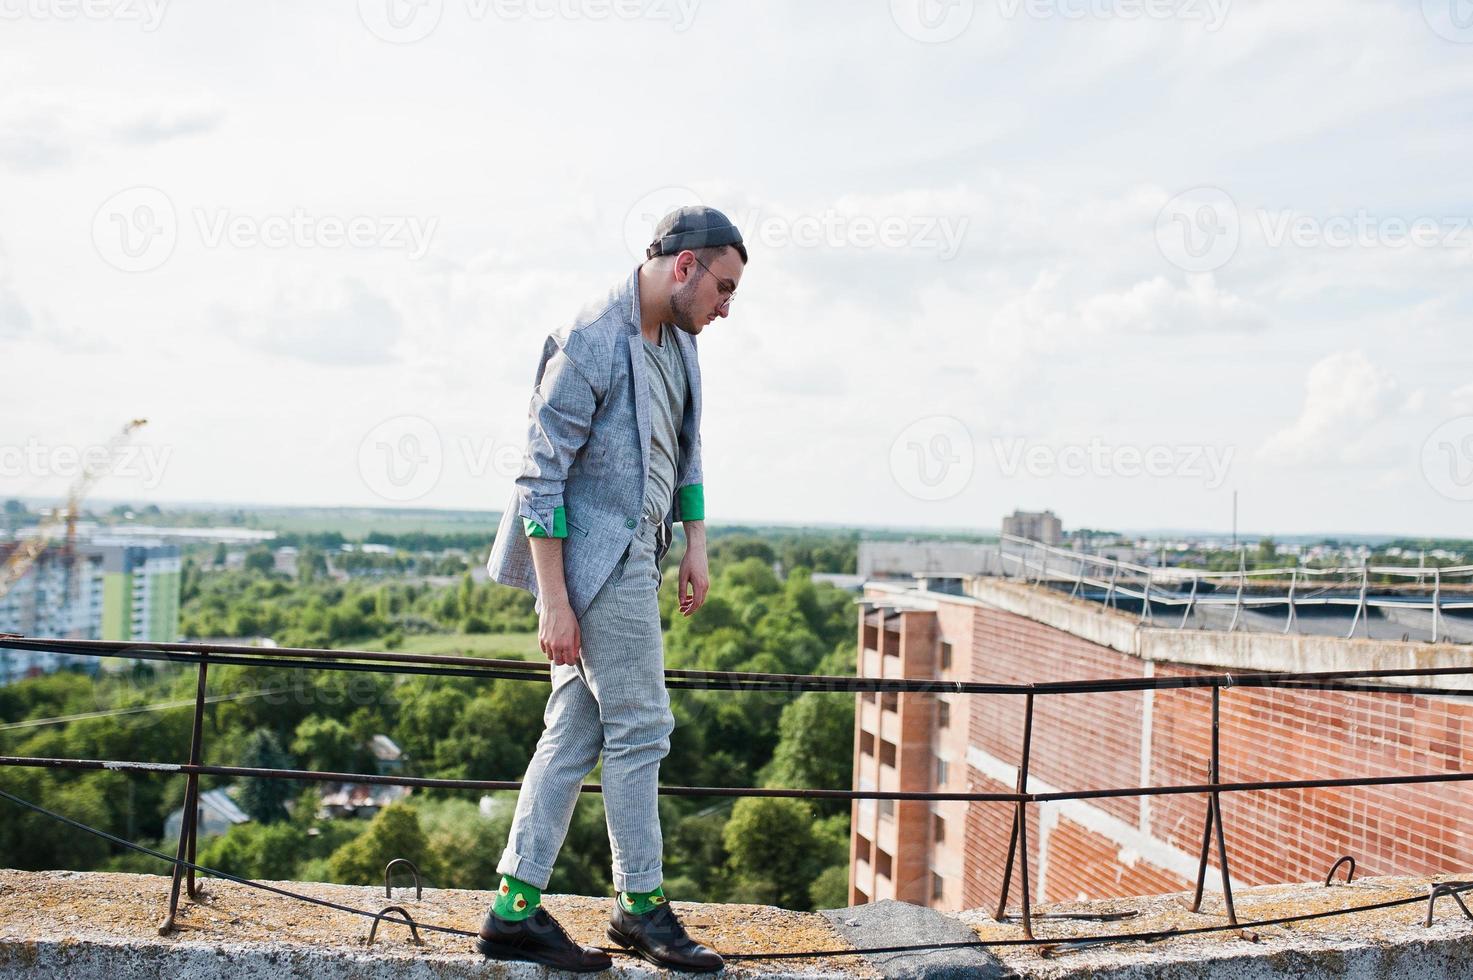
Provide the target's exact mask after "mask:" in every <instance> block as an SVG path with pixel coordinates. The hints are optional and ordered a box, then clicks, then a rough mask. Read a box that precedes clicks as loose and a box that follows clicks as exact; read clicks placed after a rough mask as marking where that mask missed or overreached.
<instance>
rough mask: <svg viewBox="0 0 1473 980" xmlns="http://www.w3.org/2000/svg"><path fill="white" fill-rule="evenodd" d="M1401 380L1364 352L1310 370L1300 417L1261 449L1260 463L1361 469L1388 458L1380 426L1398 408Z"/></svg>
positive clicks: (1343, 354)
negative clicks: (1321, 464) (1355, 467)
mask: <svg viewBox="0 0 1473 980" xmlns="http://www.w3.org/2000/svg"><path fill="white" fill-rule="evenodd" d="M1398 393H1399V388H1398V384H1397V381H1396V379H1395V378H1394V377H1392V376H1391V375H1390V374H1389V373H1387V372H1386V371H1383V370H1381V369H1380V368H1378V367H1377V366H1376V365H1375V364H1373V363H1372V362H1371V359H1370V358H1369V357H1367V356H1366V354H1365V352H1364V351H1361V350H1347V351H1338V352H1336V353H1334V354H1330V355H1329V356H1327V357H1325V358H1324V359H1323V360H1321V361H1319V362H1318V363H1316V364H1315V365H1314V366H1313V367H1311V368H1310V369H1309V374H1308V376H1307V377H1306V378H1305V382H1304V406H1303V408H1302V409H1301V410H1300V412H1299V417H1298V418H1297V419H1295V420H1294V422H1293V423H1291V424H1290V425H1288V426H1287V427H1285V428H1283V429H1280V430H1279V431H1278V432H1275V433H1274V434H1273V435H1272V436H1270V437H1269V439H1268V440H1267V441H1266V442H1265V443H1264V444H1263V447H1262V449H1261V450H1260V452H1259V455H1260V458H1261V459H1263V460H1265V461H1267V462H1270V463H1287V464H1290V465H1307V464H1316V463H1328V464H1361V463H1366V462H1369V461H1372V460H1375V459H1378V458H1384V453H1385V450H1386V448H1387V446H1386V443H1385V441H1384V439H1382V438H1381V436H1383V435H1384V433H1383V432H1382V429H1381V423H1382V422H1383V421H1385V420H1386V419H1387V417H1388V416H1390V415H1392V414H1394V413H1395V412H1396V410H1397V408H1398V404H1397V400H1396V396H1397V394H1398Z"/></svg>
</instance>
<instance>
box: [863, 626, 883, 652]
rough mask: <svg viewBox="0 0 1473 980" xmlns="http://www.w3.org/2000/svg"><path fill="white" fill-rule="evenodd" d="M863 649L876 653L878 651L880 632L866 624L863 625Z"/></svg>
mask: <svg viewBox="0 0 1473 980" xmlns="http://www.w3.org/2000/svg"><path fill="white" fill-rule="evenodd" d="M864 648H865V649H866V650H874V651H876V652H878V651H879V649H880V631H879V630H877V629H875V628H874V627H873V626H871V625H869V624H868V623H866V624H865V625H864Z"/></svg>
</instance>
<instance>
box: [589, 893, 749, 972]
mask: <svg viewBox="0 0 1473 980" xmlns="http://www.w3.org/2000/svg"><path fill="white" fill-rule="evenodd" d="M609 938H610V939H612V940H613V941H614V942H616V943H618V944H619V945H620V946H623V947H624V948H625V949H627V950H630V951H631V952H633V953H635V954H636V955H638V956H640V957H642V958H644V959H646V960H649V961H650V962H651V963H653V964H655V965H656V966H663V967H666V968H667V969H671V970H688V971H690V972H692V973H714V972H715V971H717V970H719V969H721V968H722V967H723V966H725V965H726V961H725V960H723V959H722V958H721V957H720V956H719V955H717V954H716V953H715V952H714V951H713V950H711V949H708V948H707V947H705V946H702V945H701V944H700V943H698V942H696V941H695V940H694V939H692V938H690V936H689V935H687V934H686V931H685V927H684V926H682V925H681V924H680V920H679V919H677V918H676V917H675V911H674V910H673V909H672V908H670V903H668V902H665V903H663V904H661V905H658V906H656V907H655V908H653V909H651V910H650V911H648V912H646V913H645V914H644V915H634V914H633V913H630V912H626V911H624V906H623V905H622V904H621V903H620V902H619V900H618V899H617V898H616V899H614V918H613V920H612V921H611V922H610V923H609Z"/></svg>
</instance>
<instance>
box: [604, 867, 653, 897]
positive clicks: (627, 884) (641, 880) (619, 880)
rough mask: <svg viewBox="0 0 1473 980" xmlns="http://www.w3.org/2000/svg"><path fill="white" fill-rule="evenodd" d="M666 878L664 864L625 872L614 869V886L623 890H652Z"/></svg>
mask: <svg viewBox="0 0 1473 980" xmlns="http://www.w3.org/2000/svg"><path fill="white" fill-rule="evenodd" d="M664 880H665V872H664V868H663V866H662V865H658V864H657V865H655V866H654V868H652V869H651V870H649V871H633V872H627V873H626V872H623V871H620V870H619V869H618V868H615V869H614V888H615V889H616V890H618V891H621V892H652V891H654V890H655V889H656V888H659V887H660V883H661V882H662V881H664Z"/></svg>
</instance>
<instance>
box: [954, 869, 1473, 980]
mask: <svg viewBox="0 0 1473 980" xmlns="http://www.w3.org/2000/svg"><path fill="white" fill-rule="evenodd" d="M1436 880H1444V879H1436ZM1427 886H1428V880H1427V879H1422V878H1364V879H1358V880H1356V881H1355V882H1354V883H1353V884H1350V885H1344V884H1337V885H1334V886H1332V887H1329V888H1326V887H1324V885H1323V883H1313V884H1301V885H1265V886H1260V887H1256V888H1237V889H1234V907H1235V908H1236V909H1237V913H1238V920H1239V921H1240V922H1249V921H1253V920H1264V919H1275V918H1280V917H1283V916H1290V915H1301V914H1307V913H1312V912H1321V911H1329V910H1334V909H1344V908H1350V907H1353V906H1357V905H1370V904H1374V903H1378V902H1385V901H1392V900H1395V899H1400V898H1418V899H1421V900H1420V901H1417V902H1415V903H1413V904H1410V905H1404V906H1400V907H1397V908H1392V909H1383V910H1379V911H1373V912H1356V913H1352V914H1349V915H1344V916H1336V917H1333V918H1326V919H1314V920H1310V921H1306V922H1297V923H1291V924H1288V925H1282V926H1272V927H1264V928H1260V929H1257V930H1254V932H1255V933H1256V937H1257V941H1251V940H1248V939H1243V938H1240V937H1239V936H1238V935H1237V934H1236V933H1235V932H1228V931H1224V932H1216V933H1207V934H1202V935H1194V936H1181V937H1176V938H1170V939H1165V940H1162V941H1159V942H1155V943H1141V942H1134V943H1120V944H1114V945H1102V946H1092V947H1086V948H1083V949H1080V950H1077V951H1072V952H1071V951H1068V950H1067V948H1060V949H1059V951H1058V952H1056V953H1054V955H1052V956H1048V957H1046V956H1044V955H1042V953H1041V952H1040V950H1039V949H1038V948H1037V947H1001V946H994V947H992V951H993V952H994V953H995V954H996V955H997V957H998V959H1000V960H1001V961H1002V962H1003V964H1004V965H1005V966H1007V967H1008V968H1010V969H1011V970H1013V971H1014V972H1015V973H1017V974H1018V975H1019V976H1021V977H1029V978H1040V980H1043V978H1047V980H1066V978H1067V980H1084V978H1086V977H1087V978H1089V980H1147V978H1149V980H1204V978H1205V980H1270V978H1278V977H1284V976H1292V977H1296V978H1300V980H1319V978H1324V980H1330V978H1350V980H1382V978H1385V980H1392V978H1397V980H1403V978H1407V977H1467V976H1473V922H1470V921H1469V920H1467V919H1465V918H1463V914H1462V913H1461V912H1460V911H1459V910H1458V907H1457V904H1456V903H1455V902H1454V901H1453V900H1452V899H1451V898H1440V899H1438V903H1437V913H1436V916H1435V918H1434V920H1433V925H1432V927H1431V928H1423V927H1422V917H1423V916H1424V915H1426V911H1427V903H1426V901H1425V899H1426V896H1427V891H1428V887H1427ZM1189 900H1190V896H1189V895H1187V894H1186V893H1182V894H1179V895H1156V896H1151V897H1146V898H1122V899H1115V900H1111V901H1099V902H1074V903H1060V904H1057V905H1053V906H1047V907H1043V908H1039V909H1036V910H1035V911H1036V912H1040V911H1055V912H1064V911H1068V912H1119V911H1126V910H1133V911H1136V912H1137V913H1138V914H1137V915H1136V916H1135V917H1134V918H1131V919H1125V920H1122V921H1119V922H1109V923H1097V922H1072V921H1063V920H1035V922H1034V932H1035V934H1036V935H1037V936H1038V937H1039V938H1041V939H1057V940H1059V941H1060V942H1067V941H1068V939H1069V938H1071V937H1078V936H1084V935H1089V934H1096V935H1098V934H1105V933H1114V934H1120V933H1139V932H1151V931H1156V930H1167V929H1173V928H1174V929H1178V930H1185V929H1193V928H1200V927H1203V926H1211V925H1219V924H1223V923H1225V922H1226V921H1227V920H1226V919H1225V917H1223V915H1222V914H1221V911H1222V900H1221V897H1220V896H1208V898H1207V899H1206V902H1205V905H1204V912H1205V913H1206V914H1193V913H1191V912H1189V911H1187V903H1188V901H1189ZM958 917H959V918H961V919H963V920H965V921H968V922H970V923H971V924H972V925H973V927H974V928H975V929H976V932H977V934H978V936H979V937H981V938H982V939H983V940H989V939H993V940H996V939H1015V938H1018V937H1019V936H1021V934H1022V930H1021V929H1020V928H1019V927H1018V926H1016V925H1005V924H1002V923H997V922H993V921H992V920H991V918H990V916H989V915H988V914H987V913H985V912H983V911H982V910H975V911H971V912H962V913H959V914H958Z"/></svg>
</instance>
